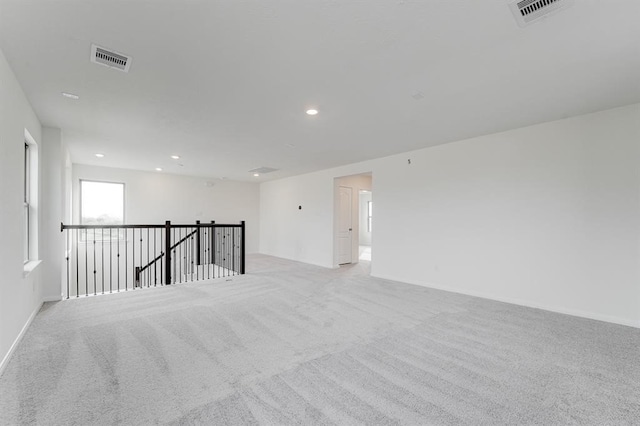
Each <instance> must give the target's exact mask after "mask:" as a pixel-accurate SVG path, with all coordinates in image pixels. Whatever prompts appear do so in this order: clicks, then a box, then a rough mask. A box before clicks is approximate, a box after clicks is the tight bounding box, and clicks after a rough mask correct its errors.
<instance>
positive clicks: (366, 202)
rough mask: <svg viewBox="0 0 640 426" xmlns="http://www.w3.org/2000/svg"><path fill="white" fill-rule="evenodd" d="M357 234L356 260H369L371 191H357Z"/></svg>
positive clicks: (371, 217)
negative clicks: (358, 229)
mask: <svg viewBox="0 0 640 426" xmlns="http://www.w3.org/2000/svg"><path fill="white" fill-rule="evenodd" d="M358 196H359V199H358V202H359V212H360V214H359V215H358V216H359V220H360V223H359V225H360V226H359V228H360V231H359V235H358V241H359V245H358V260H360V261H363V260H364V261H368V262H371V230H372V219H373V197H372V193H371V191H369V190H367V189H361V190H360V191H359V194H358Z"/></svg>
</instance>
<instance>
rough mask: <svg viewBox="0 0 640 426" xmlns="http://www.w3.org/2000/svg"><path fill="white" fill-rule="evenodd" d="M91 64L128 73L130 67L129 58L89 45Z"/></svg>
mask: <svg viewBox="0 0 640 426" xmlns="http://www.w3.org/2000/svg"><path fill="white" fill-rule="evenodd" d="M91 62H93V63H95V64H100V65H104V66H106V67H109V68H115V69H117V70H120V71H123V72H129V68H130V67H131V57H130V56H125V55H123V54H121V53H117V52H113V51H111V50H108V49H105V48H104V47H100V46H96V45H95V44H92V45H91Z"/></svg>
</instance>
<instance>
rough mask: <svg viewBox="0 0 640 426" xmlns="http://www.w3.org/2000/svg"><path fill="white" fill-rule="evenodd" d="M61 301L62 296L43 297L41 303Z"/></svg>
mask: <svg viewBox="0 0 640 426" xmlns="http://www.w3.org/2000/svg"><path fill="white" fill-rule="evenodd" d="M62 299H63V297H62V294H59V295H57V296H45V297H44V298H43V299H42V301H43V302H59V301H61V300H62Z"/></svg>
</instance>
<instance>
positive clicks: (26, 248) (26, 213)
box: [23, 203, 29, 263]
mask: <svg viewBox="0 0 640 426" xmlns="http://www.w3.org/2000/svg"><path fill="white" fill-rule="evenodd" d="M23 246H24V253H23V257H24V262H25V263H27V262H28V261H29V204H27V203H25V204H24V244H23Z"/></svg>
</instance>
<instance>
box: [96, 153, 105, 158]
mask: <svg viewBox="0 0 640 426" xmlns="http://www.w3.org/2000/svg"><path fill="white" fill-rule="evenodd" d="M96 157H98V158H102V157H104V154H96Z"/></svg>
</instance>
